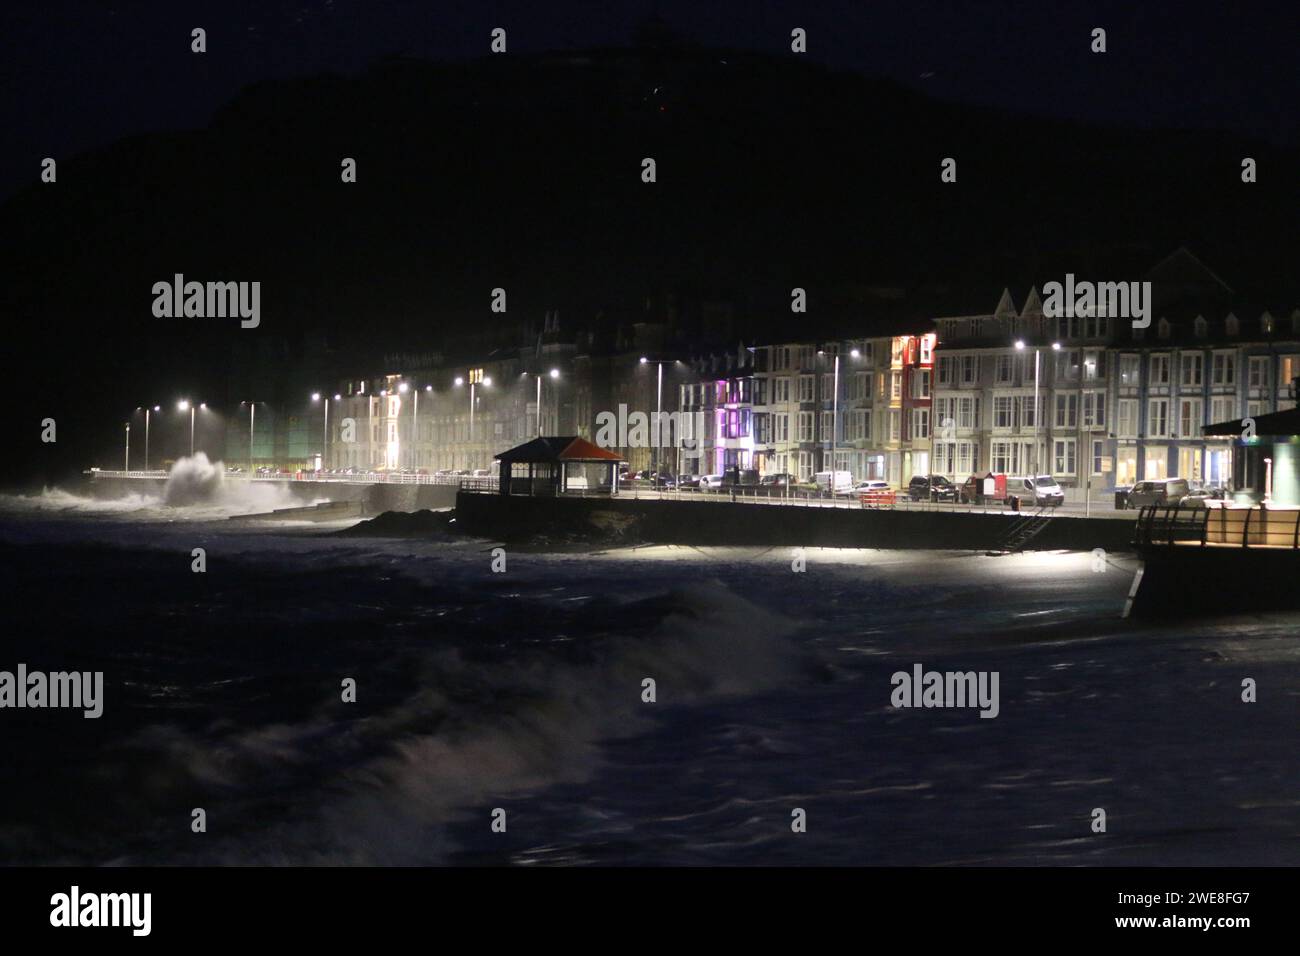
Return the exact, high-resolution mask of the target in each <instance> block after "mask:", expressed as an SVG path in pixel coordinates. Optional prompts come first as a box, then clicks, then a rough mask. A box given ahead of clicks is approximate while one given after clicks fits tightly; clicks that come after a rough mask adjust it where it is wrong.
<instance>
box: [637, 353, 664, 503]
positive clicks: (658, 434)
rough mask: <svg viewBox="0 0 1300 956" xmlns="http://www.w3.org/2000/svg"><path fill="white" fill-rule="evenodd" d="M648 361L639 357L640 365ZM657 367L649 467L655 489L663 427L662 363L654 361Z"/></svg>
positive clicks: (643, 357) (657, 482)
mask: <svg viewBox="0 0 1300 956" xmlns="http://www.w3.org/2000/svg"><path fill="white" fill-rule="evenodd" d="M649 361H650V360H649V359H648V358H646V357H645V356H644V355H643V356H641V364H642V365H645V364H646V363H647V362H649ZM655 365H656V366H657V367H658V368H657V371H656V373H655V424H654V428H652V429H650V433H651V435H652V436H653V437H652V439H651V445H650V466H651V468H652V469H653V471H654V476H655V477H654V482H655V487H656V488H657V487H659V444H660V442H661V441H662V439H663V434H662V429H663V427H664V363H663V362H662V361H656V362H655Z"/></svg>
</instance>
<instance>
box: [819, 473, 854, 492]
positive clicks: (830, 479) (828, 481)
mask: <svg viewBox="0 0 1300 956" xmlns="http://www.w3.org/2000/svg"><path fill="white" fill-rule="evenodd" d="M813 481H815V482H816V483H817V489H818V490H819V491H827V492H830V493H831V494H833V495H844V494H849V493H850V492H852V491H853V474H852V473H851V472H847V471H819V472H817V474H815V475H813Z"/></svg>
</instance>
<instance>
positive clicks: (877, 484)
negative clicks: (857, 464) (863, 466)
mask: <svg viewBox="0 0 1300 956" xmlns="http://www.w3.org/2000/svg"><path fill="white" fill-rule="evenodd" d="M888 490H889V482H887V481H883V480H881V479H879V478H873V479H872V480H871V481H859V482H858V483H857V484H856V485H854V486H853V489H852V490H851V491H849V492H848V494H850V495H865V494H866V493H867V492H869V491H888Z"/></svg>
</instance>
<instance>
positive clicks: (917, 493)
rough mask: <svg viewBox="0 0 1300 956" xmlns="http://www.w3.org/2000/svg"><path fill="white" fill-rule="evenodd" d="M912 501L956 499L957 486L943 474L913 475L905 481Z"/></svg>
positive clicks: (908, 495)
mask: <svg viewBox="0 0 1300 956" xmlns="http://www.w3.org/2000/svg"><path fill="white" fill-rule="evenodd" d="M907 497H909V498H911V499H912V500H913V501H956V500H957V486H956V485H954V484H953V483H952V482H951V481H949V480H948V479H947V478H945V477H944V476H943V475H913V476H912V480H911V481H909V482H908V483H907Z"/></svg>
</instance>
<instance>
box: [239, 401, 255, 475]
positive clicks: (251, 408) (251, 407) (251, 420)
mask: <svg viewBox="0 0 1300 956" xmlns="http://www.w3.org/2000/svg"><path fill="white" fill-rule="evenodd" d="M239 404H240V405H247V406H248V480H249V481H252V480H253V427H254V425H255V424H256V421H257V402H240V403H239Z"/></svg>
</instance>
